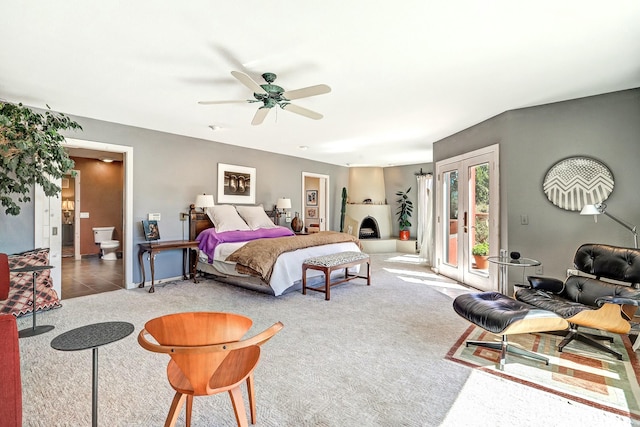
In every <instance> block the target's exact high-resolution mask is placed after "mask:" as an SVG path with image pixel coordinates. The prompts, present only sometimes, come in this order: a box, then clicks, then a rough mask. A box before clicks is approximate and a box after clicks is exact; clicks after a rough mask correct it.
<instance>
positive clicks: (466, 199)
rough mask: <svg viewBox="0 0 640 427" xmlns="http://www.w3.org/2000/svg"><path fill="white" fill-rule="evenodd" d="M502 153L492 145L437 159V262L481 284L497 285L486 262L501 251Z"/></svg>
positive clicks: (481, 286)
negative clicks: (500, 200)
mask: <svg viewBox="0 0 640 427" xmlns="http://www.w3.org/2000/svg"><path fill="white" fill-rule="evenodd" d="M498 154H499V153H498V145H493V146H490V147H487V148H484V149H481V150H477V151H474V152H470V153H467V154H464V155H462V156H457V157H454V158H451V159H447V160H443V161H440V162H437V163H436V179H437V185H438V191H437V195H438V196H437V201H436V212H437V214H436V215H437V221H436V268H437V270H438V272H439V273H440V274H442V275H444V276H447V277H450V278H452V279H454V280H458V281H460V282H462V283H465V284H467V285H470V286H473V287H475V288H478V289H481V290H497V288H498V287H497V281H492V280H491V277H495V269H496V267H495V266H494V265H493V264H491V263H487V262H486V258H487V257H488V256H493V255H496V254H497V253H498V252H499V251H498V246H499V241H500V235H499V221H498V218H499V212H500V203H499V194H500V192H499V168H498V158H499V157H498ZM474 254H476V256H474ZM494 282H495V283H494Z"/></svg>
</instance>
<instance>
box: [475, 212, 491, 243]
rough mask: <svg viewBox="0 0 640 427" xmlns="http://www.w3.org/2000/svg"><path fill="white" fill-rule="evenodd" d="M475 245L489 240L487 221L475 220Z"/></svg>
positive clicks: (485, 219)
mask: <svg viewBox="0 0 640 427" xmlns="http://www.w3.org/2000/svg"><path fill="white" fill-rule="evenodd" d="M475 228H476V239H475V241H476V243H484V242H486V241H487V240H489V220H488V219H487V218H476V227H475Z"/></svg>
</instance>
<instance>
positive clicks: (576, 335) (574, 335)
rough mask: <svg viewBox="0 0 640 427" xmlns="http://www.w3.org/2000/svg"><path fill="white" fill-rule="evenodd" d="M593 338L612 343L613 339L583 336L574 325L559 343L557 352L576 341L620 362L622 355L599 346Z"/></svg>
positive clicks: (602, 336) (593, 335) (591, 335)
mask: <svg viewBox="0 0 640 427" xmlns="http://www.w3.org/2000/svg"><path fill="white" fill-rule="evenodd" d="M593 338H596V339H603V340H607V341H610V342H613V338H611V337H605V336H604V335H595V334H583V333H581V332H578V328H577V327H576V326H575V325H571V330H570V332H569V334H567V336H566V337H565V338H564V339H563V340H562V341H561V342H560V344H558V351H559V352H562V349H563V348H564V347H565V346H566V345H567V344H569V343H570V342H571V341H573V340H578V341H580V342H582V343H585V344H587V345H589V346H591V347H595V348H597V349H599V350H602V351H606V352H607V353H609V354H612V355H613V356H616V358H617V359H618V360H622V354H620V353H618V352H617V351H615V350H613V349H611V348H609V347H607V346H605V345H602V344H600V343H599V342H598V341H596V340H595V339H593Z"/></svg>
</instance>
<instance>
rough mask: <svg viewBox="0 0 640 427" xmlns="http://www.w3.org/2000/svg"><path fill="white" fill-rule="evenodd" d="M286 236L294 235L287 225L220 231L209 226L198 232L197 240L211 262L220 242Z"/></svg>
mask: <svg viewBox="0 0 640 427" xmlns="http://www.w3.org/2000/svg"><path fill="white" fill-rule="evenodd" d="M284 236H293V231H291V230H290V229H288V228H286V227H275V228H259V229H257V230H246V231H245V230H242V231H223V232H221V233H218V232H217V231H216V229H215V228H207V229H206V230H203V231H202V233H200V234H198V237H196V240H197V241H198V242H200V243H199V244H198V248H199V249H200V250H201V251H202V252H204V253H205V254H207V257H209V263H211V262H213V253H214V251H215V250H216V246H218V243H231V242H247V241H249V240H256V239H264V238H273V237H284Z"/></svg>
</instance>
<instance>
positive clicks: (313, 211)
mask: <svg viewBox="0 0 640 427" xmlns="http://www.w3.org/2000/svg"><path fill="white" fill-rule="evenodd" d="M317 217H318V208H307V218H317Z"/></svg>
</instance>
